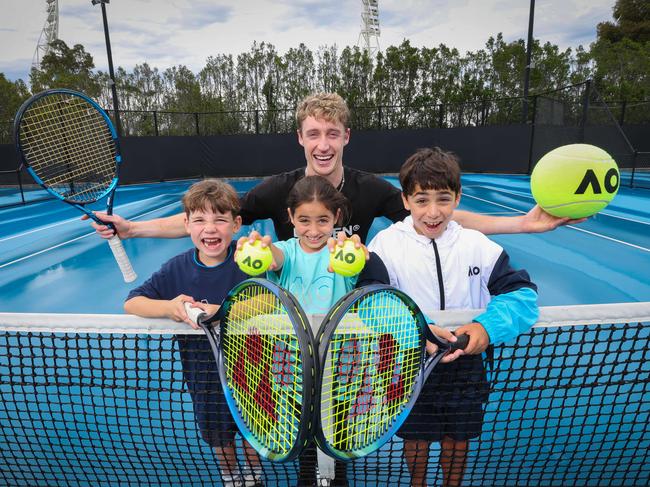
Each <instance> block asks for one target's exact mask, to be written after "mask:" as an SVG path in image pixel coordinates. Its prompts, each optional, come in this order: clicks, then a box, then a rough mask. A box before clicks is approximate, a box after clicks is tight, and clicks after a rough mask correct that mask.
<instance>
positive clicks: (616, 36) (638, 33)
mask: <svg viewBox="0 0 650 487" xmlns="http://www.w3.org/2000/svg"><path fill="white" fill-rule="evenodd" d="M614 20H616V23H614V22H601V23H600V24H598V41H608V42H610V43H617V42H620V41H622V40H623V39H629V40H631V41H635V42H641V43H644V42H649V41H650V2H648V0H616V4H615V5H614Z"/></svg>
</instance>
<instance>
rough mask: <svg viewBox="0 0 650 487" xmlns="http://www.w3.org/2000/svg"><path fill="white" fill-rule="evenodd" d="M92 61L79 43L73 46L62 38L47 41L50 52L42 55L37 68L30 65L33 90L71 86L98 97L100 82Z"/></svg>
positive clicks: (35, 91)
mask: <svg viewBox="0 0 650 487" xmlns="http://www.w3.org/2000/svg"><path fill="white" fill-rule="evenodd" d="M94 67H95V63H94V62H93V58H92V56H91V55H90V54H89V53H87V52H86V50H85V49H84V47H83V46H82V45H81V44H75V45H74V46H73V47H72V49H71V48H69V47H68V45H67V44H66V43H65V42H64V41H62V40H58V39H57V40H55V41H53V42H52V43H51V44H50V52H49V53H47V54H46V55H45V56H43V59H41V67H40V69H34V68H32V71H31V73H30V75H29V77H30V82H31V85H32V91H33V92H34V93H37V92H40V91H43V90H46V89H49V88H70V89H73V90H77V91H82V92H84V93H86V94H87V95H89V96H92V97H97V96H98V95H99V93H100V85H99V82H98V76H97V74H95V73H93V68H94Z"/></svg>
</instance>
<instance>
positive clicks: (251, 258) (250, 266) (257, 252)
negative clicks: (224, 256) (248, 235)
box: [235, 240, 273, 276]
mask: <svg viewBox="0 0 650 487" xmlns="http://www.w3.org/2000/svg"><path fill="white" fill-rule="evenodd" d="M272 261H273V254H272V253H271V249H270V248H268V247H262V241H261V240H255V242H254V243H253V244H251V243H250V242H248V241H246V242H244V245H243V247H242V248H241V250H240V251H239V252H237V258H236V259H235V262H237V265H238V266H239V268H240V269H241V270H242V271H244V272H245V273H246V274H248V275H250V276H257V275H259V274H262V273H263V272H266V270H267V269H268V268H269V266H270V265H271V262H272Z"/></svg>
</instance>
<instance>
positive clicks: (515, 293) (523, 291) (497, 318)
mask: <svg viewBox="0 0 650 487" xmlns="http://www.w3.org/2000/svg"><path fill="white" fill-rule="evenodd" d="M488 290H489V292H490V295H492V296H493V297H492V299H491V301H490V302H489V303H488V305H487V308H486V310H485V312H484V313H481V314H480V315H478V316H477V317H475V318H474V321H476V322H479V323H481V324H482V325H483V327H484V328H485V330H486V331H487V333H488V335H489V337H490V343H491V344H492V345H499V344H501V343H504V342H507V341H510V340H513V339H514V338H516V337H517V336H518V335H520V334H521V333H524V332H525V331H527V330H528V329H529V328H530V327H531V326H533V325H534V324H535V322H536V321H537V318H538V316H539V309H538V307H537V286H536V285H535V284H534V283H533V282H531V280H530V276H529V275H528V272H526V271H525V270H523V269H521V270H515V269H513V268H512V267H510V258H509V257H508V254H507V253H506V252H502V253H501V255H500V256H499V258H498V260H497V262H496V264H495V265H494V268H493V270H492V273H491V274H490V279H489V281H488Z"/></svg>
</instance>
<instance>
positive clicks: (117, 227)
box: [81, 211, 133, 240]
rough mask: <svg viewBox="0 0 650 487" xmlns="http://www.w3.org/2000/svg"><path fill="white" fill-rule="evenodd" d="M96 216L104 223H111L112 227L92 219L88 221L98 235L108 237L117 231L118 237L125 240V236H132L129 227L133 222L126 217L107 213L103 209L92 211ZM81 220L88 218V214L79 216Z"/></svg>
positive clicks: (130, 227)
mask: <svg viewBox="0 0 650 487" xmlns="http://www.w3.org/2000/svg"><path fill="white" fill-rule="evenodd" d="M93 213H94V214H95V216H96V217H97V218H99V219H100V220H101V221H102V222H105V223H110V224H111V225H113V228H111V227H110V226H109V225H105V224H104V225H103V224H101V223H97V222H96V221H94V220H91V221H90V224H91V225H92V227H93V228H94V229H95V231H96V232H97V233H98V234H99V236H100V237H102V238H105V239H109V238H111V237H112V236H113V235H115V233H117V236H118V237H120V239H121V240H126V239H127V238H132V235H131V229H132V226H133V223H132V222H131V221H129V220H127V219H126V218H122V217H121V216H120V215H115V214H113V215H109V214H107V213H106V212H104V211H94V212H93ZM81 219H82V220H89V219H90V217H89V216H88V215H83V216H82V217H81Z"/></svg>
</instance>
